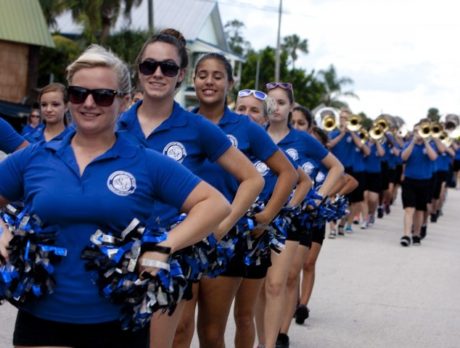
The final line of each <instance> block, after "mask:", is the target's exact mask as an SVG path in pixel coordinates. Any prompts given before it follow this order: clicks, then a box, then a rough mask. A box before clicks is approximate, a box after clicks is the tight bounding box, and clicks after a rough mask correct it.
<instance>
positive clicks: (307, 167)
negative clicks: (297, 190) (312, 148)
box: [302, 162, 315, 175]
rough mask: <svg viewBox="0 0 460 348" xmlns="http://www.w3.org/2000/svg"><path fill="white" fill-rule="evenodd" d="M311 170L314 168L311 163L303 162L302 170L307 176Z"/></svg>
mask: <svg viewBox="0 0 460 348" xmlns="http://www.w3.org/2000/svg"><path fill="white" fill-rule="evenodd" d="M313 169H315V166H314V165H313V163H311V162H305V163H304V164H302V170H303V171H304V172H305V173H306V174H308V175H311V173H312V172H313Z"/></svg>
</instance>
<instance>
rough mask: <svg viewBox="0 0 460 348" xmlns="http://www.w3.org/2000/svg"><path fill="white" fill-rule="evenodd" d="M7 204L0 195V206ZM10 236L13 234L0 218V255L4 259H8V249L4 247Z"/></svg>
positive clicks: (6, 245)
mask: <svg viewBox="0 0 460 348" xmlns="http://www.w3.org/2000/svg"><path fill="white" fill-rule="evenodd" d="M7 204H8V200H7V199H6V198H5V197H3V196H0V208H3V207H4V206H6V205H7ZM11 238H13V235H12V234H11V232H10V230H9V229H8V228H7V227H6V225H5V223H4V222H3V220H2V219H0V255H1V256H2V257H3V258H4V259H5V260H8V251H7V249H6V248H7V247H8V245H9V243H10V240H11ZM0 259H1V258H0ZM0 263H1V262H0Z"/></svg>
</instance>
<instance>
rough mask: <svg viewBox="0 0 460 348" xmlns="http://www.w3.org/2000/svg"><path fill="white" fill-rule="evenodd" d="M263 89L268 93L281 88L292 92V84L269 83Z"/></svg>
mask: <svg viewBox="0 0 460 348" xmlns="http://www.w3.org/2000/svg"><path fill="white" fill-rule="evenodd" d="M265 87H266V88H267V90H268V91H269V90H271V89H274V88H276V87H281V88H282V89H289V90H291V91H292V83H290V82H269V83H267V84H266V85H265Z"/></svg>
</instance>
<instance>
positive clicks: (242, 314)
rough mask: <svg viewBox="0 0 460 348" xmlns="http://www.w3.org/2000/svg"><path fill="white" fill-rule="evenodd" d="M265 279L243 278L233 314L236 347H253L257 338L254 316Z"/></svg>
mask: <svg viewBox="0 0 460 348" xmlns="http://www.w3.org/2000/svg"><path fill="white" fill-rule="evenodd" d="M264 279H265V278H262V279H246V278H243V281H242V282H241V285H240V288H239V289H238V292H237V293H236V297H235V303H234V307H233V314H234V317H235V324H236V332H235V347H236V348H245V347H253V346H254V341H255V337H256V330H255V326H254V316H255V311H256V303H257V298H258V297H259V294H260V289H262V285H263V283H264Z"/></svg>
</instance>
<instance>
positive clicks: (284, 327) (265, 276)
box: [0, 29, 459, 348]
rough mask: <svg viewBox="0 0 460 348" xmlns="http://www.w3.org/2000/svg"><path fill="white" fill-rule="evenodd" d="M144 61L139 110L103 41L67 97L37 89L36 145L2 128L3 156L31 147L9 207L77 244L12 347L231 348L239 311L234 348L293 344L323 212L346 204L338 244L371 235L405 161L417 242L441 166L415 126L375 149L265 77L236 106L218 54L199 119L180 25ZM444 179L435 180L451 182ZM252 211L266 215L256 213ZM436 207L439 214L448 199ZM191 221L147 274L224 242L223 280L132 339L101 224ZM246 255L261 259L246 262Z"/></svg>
mask: <svg viewBox="0 0 460 348" xmlns="http://www.w3.org/2000/svg"><path fill="white" fill-rule="evenodd" d="M135 63H136V67H137V70H136V74H137V78H138V82H139V87H140V89H141V90H142V99H141V100H139V101H137V102H135V103H131V101H130V94H131V77H130V74H129V70H128V68H127V66H126V64H125V63H124V62H122V61H121V60H120V59H119V58H118V57H116V56H115V55H114V54H113V53H111V52H109V51H107V50H105V49H104V48H102V47H100V46H97V45H92V46H90V47H89V48H87V50H86V51H85V52H84V53H83V54H82V55H81V56H80V57H78V58H77V59H76V60H75V61H74V62H72V63H71V64H70V65H69V66H68V67H67V82H68V86H67V87H64V86H63V85H61V84H56V83H55V84H51V85H49V86H47V87H45V88H44V89H42V90H41V93H40V96H39V105H40V111H41V115H42V116H43V118H44V120H45V123H44V125H43V126H37V125H35V127H33V128H34V129H33V130H32V129H29V130H28V131H27V133H26V135H25V138H26V139H27V140H25V139H23V138H21V137H20V136H19V135H17V134H15V133H14V132H13V131H12V130H11V129H9V128H8V126H7V125H6V124H4V123H3V122H2V120H0V133H1V135H2V136H1V137H0V150H4V151H6V152H14V151H15V150H19V149H21V148H24V149H22V150H21V151H18V152H15V153H14V154H12V155H10V156H9V157H8V158H7V159H6V160H5V161H3V162H2V163H1V164H0V206H2V207H4V206H6V205H7V204H8V203H9V202H15V201H22V202H23V203H24V206H25V207H27V208H28V209H29V211H30V213H31V214H34V215H37V216H39V217H40V219H41V220H42V222H43V223H44V224H45V225H57V226H58V227H59V235H58V238H57V241H56V243H58V244H59V245H62V246H64V247H66V248H67V250H68V253H67V256H66V257H65V258H63V260H62V262H61V263H59V264H57V265H55V268H56V272H55V274H54V277H55V279H56V287H55V288H54V289H53V292H52V293H50V294H47V295H45V296H44V297H43V298H39V299H37V300H36V301H32V302H30V303H24V304H21V305H20V306H19V312H18V316H17V320H16V325H15V331H14V338H13V344H14V345H16V346H36V347H38V346H60V347H62V346H63V347H148V346H150V347H190V345H191V342H192V339H193V335H194V334H195V332H196V333H197V335H198V339H199V342H200V346H201V347H224V346H225V340H224V338H225V332H226V326H227V320H228V316H229V314H230V310H231V306H232V304H233V315H234V320H235V323H236V334H235V338H234V345H235V347H253V346H254V344H255V341H256V336H257V341H258V346H259V347H267V348H268V347H269V348H272V347H275V346H276V347H289V336H288V331H289V326H290V324H291V322H292V318H293V317H295V320H296V322H297V323H298V324H303V323H304V322H305V320H306V319H307V318H308V316H309V310H308V307H307V305H308V302H309V299H310V297H311V295H312V291H313V287H314V281H315V264H316V261H317V259H318V256H319V253H320V250H321V247H322V244H323V241H324V238H325V234H326V225H327V219H326V218H325V217H324V216H321V214H319V213H318V212H319V211H321V207H322V206H324V205H325V204H326V202H332V203H331V204H333V203H334V202H337V201H339V200H340V198H341V197H343V196H345V195H347V197H348V201H349V204H350V206H349V210H350V214H348V215H346V216H344V217H343V218H342V217H341V216H339V217H338V219H337V221H336V223H333V222H332V226H331V231H330V234H329V237H331V238H332V237H335V231H337V232H338V234H343V233H344V232H350V231H351V229H352V223H353V218H354V217H355V216H359V214H362V216H363V221H362V225H361V227H362V228H367V227H369V226H370V225H372V223H374V221H375V214H379V212H380V210H381V209H384V208H385V206H387V207H388V206H389V205H390V203H391V201H392V200H394V199H395V197H396V186H397V184H399V183H400V181H399V176H398V168H402V162H403V161H404V162H405V168H404V171H402V169H401V172H402V173H403V175H404V176H405V179H404V181H403V203H404V207H405V214H406V217H405V222H406V220H407V224H408V226H409V229H408V230H407V231H406V227H405V230H404V236H403V237H402V239H401V244H402V245H405V241H406V237H408V236H409V235H410V233H413V237H412V242H413V243H414V244H416V242H417V239H416V238H417V236H419V235H420V230H421V226H422V224H421V223H420V221H421V220H420V216H421V215H420V211H422V212H423V211H424V210H423V209H422V208H423V207H422V202H425V201H426V200H427V197H420V196H419V195H420V191H421V190H420V187H425V186H423V185H425V184H426V182H425V181H426V180H427V179H425V177H424V175H425V169H426V168H427V166H428V167H429V168H430V174H432V173H433V172H434V170H433V168H432V167H431V163H432V161H434V160H435V157H436V153H435V152H434V150H433V151H431V148H432V147H431V145H430V143H429V142H428V140H426V139H425V138H422V137H421V136H419V135H418V132H417V131H416V132H415V133H414V136H413V138H412V139H413V140H410V141H408V142H407V143H406V145H404V144H403V143H402V142H400V141H399V140H400V139H395V138H394V137H392V136H391V135H390V133H388V134H386V135H385V136H386V137H387V138H388V139H390V140H389V141H387V142H384V143H382V142H380V141H378V140H376V139H372V138H369V141H367V142H366V141H363V140H362V138H361V137H360V135H359V133H358V132H357V131H350V130H349V129H348V128H347V124H348V121H349V119H350V117H351V116H352V115H351V113H350V112H349V111H348V110H342V112H341V114H340V120H339V121H338V122H340V127H339V128H338V129H336V130H332V131H330V132H329V133H328V132H326V131H325V130H324V129H322V127H320V126H321V125H320V124H318V122H317V120H315V117H314V115H312V113H311V112H310V111H309V110H308V109H306V108H304V107H302V106H299V105H297V104H296V103H295V100H294V92H293V87H292V85H291V84H290V83H289V82H272V83H268V84H267V85H266V92H262V91H257V90H249V89H248V90H241V91H239V92H238V98H237V100H236V103H235V110H234V111H232V110H230V108H229V107H228V105H227V99H228V94H229V92H230V91H231V89H232V87H233V84H234V81H233V72H232V67H231V64H230V63H229V62H228V61H227V59H226V58H225V57H224V56H222V55H220V54H216V53H210V54H206V55H203V56H202V57H201V58H200V59H199V60H198V62H197V63H196V65H195V67H194V75H193V76H194V78H193V79H194V85H195V91H196V96H197V99H198V103H199V104H198V106H197V107H196V108H195V109H194V110H192V111H188V110H186V109H185V108H184V107H183V106H181V105H179V104H178V103H177V102H175V101H174V96H175V93H176V91H177V89H178V88H179V87H180V85H181V83H182V82H183V80H184V78H185V76H186V70H187V68H188V55H187V51H186V42H185V39H184V38H183V36H182V35H181V34H180V33H179V32H178V31H176V30H174V29H166V30H163V31H162V32H160V33H159V34H156V35H154V36H152V37H151V38H150V39H149V40H147V41H146V42H145V44H144V45H143V47H142V49H141V51H140V52H139V55H138V57H137V59H136V62H135ZM68 111H69V112H70V115H71V121H72V122H71V124H70V125H69V124H67V121H66V120H67V117H66V114H67V112H68ZM34 118H35V117H34ZM315 121H316V124H315ZM4 135H5V136H4ZM6 135H8V136H6ZM434 141H435V144H436V146H438V151H439V152H440V153H446V148H443V147H442V146H441V145H440V144H442V143H441V141H440V140H439V141H438V140H434ZM28 143H32V144H31V145H28ZM390 144H391V145H390ZM27 145H28V146H27ZM453 146H456V145H455V144H454V145H453ZM390 147H391V148H390ZM424 149H425V151H424ZM456 150H457V154H458V152H459V151H458V149H456ZM390 153H391V154H392V157H390V155H389V154H390ZM447 153H450V154H451V155H452V154H454V155H455V153H453V151H452V150H449V151H448V152H447ZM384 156H388V158H389V159H388V160H387V161H386V162H385V161H382V159H381V158H383V157H384ZM423 156H426V157H429V159H428V161H431V162H428V161H426V163H425V162H423V161H422V159H421V158H422V157H423ZM168 157H169V158H168ZM444 157H445V156H444ZM390 158H391V159H390ZM399 158H400V162H398V160H397V159H399ZM424 159H425V158H424V157H423V160H424ZM384 163H388V164H386V165H385V164H384ZM390 163H391V164H390ZM412 163H413V164H412ZM443 163H444V162H443ZM446 163H447V161H446ZM425 164H426V166H425ZM398 166H399V167H398ZM420 168H423V170H421V169H420ZM438 168H441V167H438ZM442 168H444V167H442ZM385 170H386V171H385ZM344 171H345V172H344ZM440 171H442V172H443V173H442V174H439V178H440V179H441V178H445V177H447V175H446V174H445V173H444V171H443V170H440ZM389 173H391V174H389ZM414 173H415V174H414ZM414 175H415V176H414ZM436 177H438V175H436ZM430 178H431V176H430ZM430 180H431V179H430ZM420 181H421V182H420ZM430 183H431V181H430ZM420 185H421V186H420ZM442 187H445V185H444V186H443V185H441V189H440V194H439V197H438V198H437V199H438V200H440V201H443V199H442V198H441V196H442V193H441V192H442V190H443V189H442ZM312 192H313V193H314V195H313V196H311V195H312ZM435 196H436V195H435ZM308 197H313V198H311V199H310V200H308ZM379 200H380V201H379ZM306 202H308V204H307V203H306ZM426 202H428V201H426ZM255 203H257V204H258V207H260V209H259V210H257V211H255V212H253V211H252V210H251V209H253V207H254V204H255ZM434 206H435V207H436V209H438V210H439V211H441V209H442V208H441V205H440V203H439V201H436V202H435V203H434ZM425 207H426V205H425ZM387 209H388V208H387ZM248 212H249V213H250V214H249V213H248ZM283 212H289V214H291V215H283V214H288V213H283ZM293 212H295V216H294V217H292V216H293V215H292V214H294V213H293ZM181 213H186V218H185V219H184V220H183V221H182V222H181V223H180V224H177V225H174V226H173V227H172V229H171V231H170V232H169V233H168V236H167V239H166V240H164V241H161V242H159V243H158V246H159V247H160V248H158V247H157V248H150V249H149V248H147V249H145V250H144V252H143V253H142V256H141V257H139V260H138V263H137V267H138V272H139V274H145V272H147V273H149V274H151V276H152V277H155V276H156V275H157V274H158V272H159V270H160V269H161V268H162V267H164V266H163V265H164V264H165V263H168V262H170V261H171V260H172V259H173V258H174V255H175V254H176V253H178V252H180V251H181V250H186V249H187V248H190V247H192V246H195V245H198V244H197V243H200V242H201V241H202V240H203V239H204V238H206V237H207V236H209V235H211V234H212V235H214V236H215V238H216V239H217V240H218V241H219V245H229V244H232V243H234V245H233V252H232V258H231V260H230V261H229V262H228V263H226V264H224V267H223V269H222V270H221V272H220V273H219V274H218V275H217V276H216V275H213V276H210V275H206V274H205V275H201V276H200V277H197V278H196V279H189V281H188V283H187V286H186V291H184V294H183V299H182V300H181V301H179V302H178V304H177V306H176V308H175V310H174V312H173V313H167V312H161V311H157V312H155V313H153V315H152V317H151V320H150V325H149V326H148V327H145V328H143V329H141V330H137V331H133V332H130V331H125V330H122V329H121V327H120V325H119V323H118V319H119V316H120V306H119V305H117V304H115V303H112V302H111V301H109V300H108V299H107V298H104V297H102V296H101V294H100V293H99V291H98V288H97V287H96V286H95V285H94V280H93V279H92V278H91V274H90V273H89V272H87V271H86V270H85V265H84V262H83V260H82V259H81V258H80V254H81V251H82V249H83V248H84V247H85V246H86V245H87V244H88V242H89V240H90V237H91V235H92V234H93V233H94V232H96V231H97V230H98V229H101V228H102V227H108V228H110V229H111V230H113V231H114V233H115V236H117V237H118V236H119V235H120V234H122V233H123V231H124V230H125V228H126V226H128V225H129V224H130V221H131V220H132V219H133V218H135V219H139V220H141V221H142V222H143V223H144V224H146V225H149V224H153V223H154V222H157V221H161V223H162V224H164V225H166V226H169V225H170V224H171V223H172V221H174V219H175V218H176V217H177V216H178V215H180V214H181ZM315 214H319V216H314V215H315ZM342 215H343V214H342ZM422 215H423V214H422ZM425 215H426V214H425ZM248 216H250V218H251V219H252V220H251V221H253V225H254V226H253V227H251V228H250V233H249V234H245V233H242V230H241V228H239V226H240V222H241V221H242V220H243V219H245V218H248ZM312 216H314V218H313V217H312ZM280 217H281V218H283V219H284V220H283V219H282V221H288V222H289V223H288V224H286V225H284V227H282V228H280V227H279V225H276V221H280V220H278V219H279V218H280ZM288 217H290V218H289V219H288ZM0 223H1V228H2V230H3V233H2V235H1V237H0V254H1V255H2V257H3V260H4V261H8V257H9V253H8V250H7V247H8V245H9V243H10V241H11V239H12V238H13V234H14V231H12V230H11V229H10V227H9V226H7V225H6V224H5V223H4V222H0ZM412 225H413V228H414V229H413V231H412V232H411V228H412ZM274 226H275V227H277V228H278V229H279V230H280V231H281V232H280V233H281V234H283V236H284V239H285V240H284V239H282V243H281V244H278V246H279V245H281V247H280V248H278V249H276V248H270V243H268V242H267V243H262V241H263V240H265V238H268V236H271V235H270V233H272V232H270V231H273V229H274ZM406 232H407V233H406ZM273 238H274V239H276V238H275V237H273ZM403 241H404V243H403ZM409 241H410V239H409ZM418 242H419V241H418ZM253 245H255V247H253ZM258 246H259V247H260V249H263V250H256V249H257V248H258ZM251 248H253V249H251ZM250 252H252V253H257V255H260V257H258V258H257V259H255V261H254V262H250V261H247V255H248V254H249V253H250ZM141 280H143V278H142V277H141V278H139V281H141ZM195 318H196V322H195Z"/></svg>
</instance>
